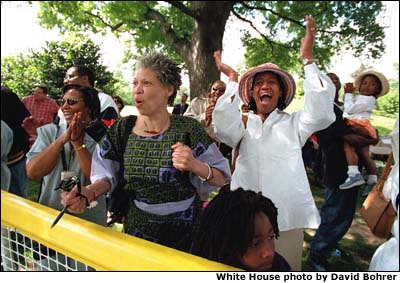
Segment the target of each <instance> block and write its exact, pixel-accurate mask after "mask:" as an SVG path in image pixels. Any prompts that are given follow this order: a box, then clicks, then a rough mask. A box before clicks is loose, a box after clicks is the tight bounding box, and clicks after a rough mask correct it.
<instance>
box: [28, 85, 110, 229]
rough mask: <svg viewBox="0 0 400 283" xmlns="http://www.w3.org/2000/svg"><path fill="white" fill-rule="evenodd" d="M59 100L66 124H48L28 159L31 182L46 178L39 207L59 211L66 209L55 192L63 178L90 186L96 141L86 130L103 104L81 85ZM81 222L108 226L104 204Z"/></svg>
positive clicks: (68, 89)
mask: <svg viewBox="0 0 400 283" xmlns="http://www.w3.org/2000/svg"><path fill="white" fill-rule="evenodd" d="M62 93H63V97H62V98H61V99H59V105H60V109H61V111H62V112H63V114H64V117H65V119H66V121H67V123H63V124H60V125H56V124H53V123H52V124H47V125H45V126H43V127H40V128H38V138H37V139H36V141H35V143H34V144H33V145H32V148H31V149H30V151H29V153H28V155H27V157H28V162H27V164H26V170H27V174H28V177H29V178H31V179H40V178H43V182H42V187H41V193H40V196H39V203H41V204H43V205H47V206H49V207H52V208H54V209H57V210H61V209H63V206H62V205H61V197H60V194H61V192H60V191H58V190H57V191H55V190H54V189H55V188H56V187H57V186H58V184H59V183H60V181H61V178H64V177H71V176H72V175H75V176H77V177H79V179H80V180H81V183H82V185H87V184H89V183H90V167H91V164H92V152H93V151H94V148H95V146H96V144H97V143H96V141H95V140H94V139H93V138H92V137H91V136H89V135H88V134H87V133H86V132H85V128H86V127H87V126H88V125H90V124H91V122H92V121H93V120H94V119H95V118H96V117H98V115H99V113H100V101H99V98H98V96H97V90H95V89H93V88H89V87H82V86H80V85H74V84H71V85H66V86H65V87H64V88H63V90H62ZM80 217H81V218H83V219H86V220H89V221H92V222H95V223H97V224H100V225H106V208H105V203H104V200H103V199H101V201H99V205H98V206H97V207H96V208H94V209H90V210H87V211H86V212H85V213H84V214H82V215H80Z"/></svg>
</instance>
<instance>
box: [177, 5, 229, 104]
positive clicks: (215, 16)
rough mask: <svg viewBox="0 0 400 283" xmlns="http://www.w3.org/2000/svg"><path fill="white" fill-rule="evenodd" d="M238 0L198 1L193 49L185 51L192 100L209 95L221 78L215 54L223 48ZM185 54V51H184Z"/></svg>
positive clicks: (195, 8) (191, 46) (184, 57)
mask: <svg viewBox="0 0 400 283" xmlns="http://www.w3.org/2000/svg"><path fill="white" fill-rule="evenodd" d="M234 3H235V2H233V1H232V2H231V1H216V2H211V1H210V2H209V1H194V2H193V10H194V11H198V15H200V16H199V17H197V18H195V19H194V20H195V25H194V29H193V35H192V41H191V44H190V48H189V52H186V53H184V52H181V56H182V58H183V60H184V61H185V63H186V65H187V68H188V71H189V82H190V99H191V100H193V99H194V98H195V97H198V96H201V95H207V93H208V91H209V85H210V84H211V83H212V82H214V81H216V80H218V79H219V78H220V73H219V71H218V70H217V66H216V65H215V61H214V56H213V53H214V51H216V50H222V39H223V36H224V31H225V25H226V21H227V20H228V18H229V14H230V11H231V10H232V7H233V5H234ZM182 53H183V54H182Z"/></svg>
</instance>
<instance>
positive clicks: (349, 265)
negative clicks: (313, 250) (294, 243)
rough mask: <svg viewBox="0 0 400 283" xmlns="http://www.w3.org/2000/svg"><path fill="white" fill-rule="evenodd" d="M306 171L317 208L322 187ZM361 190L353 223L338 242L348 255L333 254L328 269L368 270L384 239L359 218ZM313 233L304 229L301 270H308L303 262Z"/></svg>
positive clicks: (321, 194) (320, 204) (379, 162)
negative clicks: (377, 235) (373, 232)
mask: <svg viewBox="0 0 400 283" xmlns="http://www.w3.org/2000/svg"><path fill="white" fill-rule="evenodd" d="M376 162H377V166H378V169H379V170H382V169H383V162H381V161H376ZM307 173H308V176H309V181H310V185H311V191H312V194H313V196H314V200H315V202H316V204H317V207H318V209H320V208H321V206H322V204H323V201H324V189H323V188H321V187H318V186H316V185H314V184H313V177H312V173H311V170H310V171H308V172H307ZM361 191H362V188H361V189H359V194H358V200H357V208H356V214H355V216H354V219H353V223H352V225H351V227H350V229H349V230H348V232H347V233H346V235H345V236H344V237H343V239H342V240H341V241H340V242H339V246H340V248H341V249H342V250H344V251H345V252H346V253H348V254H349V255H350V257H347V256H346V255H343V256H335V254H333V255H332V256H331V258H330V259H329V260H328V262H329V267H330V270H329V271H368V267H369V263H370V261H371V258H372V255H373V254H374V252H375V250H376V249H377V248H378V247H379V245H380V244H382V243H383V242H384V241H385V240H384V239H381V238H378V237H376V236H374V235H373V234H372V233H371V232H370V230H369V228H368V227H367V224H365V222H364V220H363V219H362V218H361V215H360V213H359V210H360V208H361V206H362V203H363V202H364V199H365V198H364V197H362V196H361ZM314 233H315V230H312V229H305V232H304V246H303V260H302V269H303V271H310V269H309V267H308V266H307V265H306V264H305V261H306V260H307V256H308V253H309V247H310V243H311V241H312V239H313V236H314Z"/></svg>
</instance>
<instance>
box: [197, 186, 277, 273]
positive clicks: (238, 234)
mask: <svg viewBox="0 0 400 283" xmlns="http://www.w3.org/2000/svg"><path fill="white" fill-rule="evenodd" d="M258 213H264V214H265V215H266V216H267V217H268V218H269V221H270V222H271V225H272V227H273V231H274V234H275V235H276V237H278V236H279V228H278V221H277V216H278V212H277V209H276V207H275V205H274V204H273V202H272V201H271V200H270V199H269V198H266V197H264V196H263V195H261V193H256V192H254V191H249V190H243V189H242V188H238V189H236V190H234V191H230V190H228V191H221V192H220V193H219V194H218V195H217V196H215V197H214V199H213V200H212V201H210V203H209V204H208V205H207V207H206V208H205V210H204V211H203V213H202V218H201V223H200V229H199V233H198V235H197V239H196V240H195V243H194V247H193V253H194V254H196V255H198V256H201V257H204V258H207V259H210V260H214V261H217V262H221V263H224V264H227V265H231V266H236V267H239V268H243V269H245V267H244V266H243V265H242V263H241V261H240V259H241V258H242V257H243V255H244V254H245V253H246V250H247V249H248V248H249V247H250V246H251V244H252V240H253V236H254V219H255V216H256V215H257V214H258Z"/></svg>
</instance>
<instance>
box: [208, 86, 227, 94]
mask: <svg viewBox="0 0 400 283" xmlns="http://www.w3.org/2000/svg"><path fill="white" fill-rule="evenodd" d="M211 89H212V90H213V91H220V92H222V93H224V92H225V88H218V87H213V88H211Z"/></svg>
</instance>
